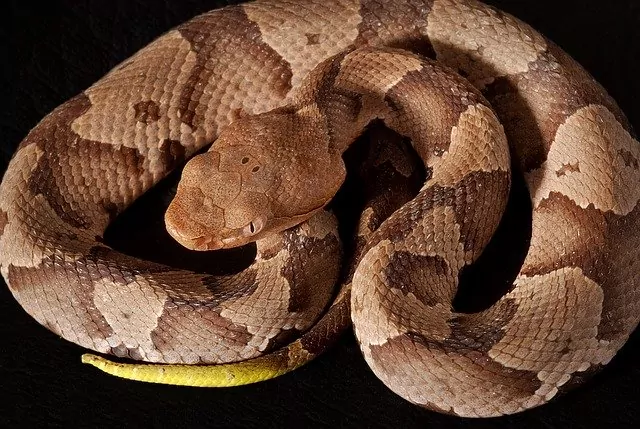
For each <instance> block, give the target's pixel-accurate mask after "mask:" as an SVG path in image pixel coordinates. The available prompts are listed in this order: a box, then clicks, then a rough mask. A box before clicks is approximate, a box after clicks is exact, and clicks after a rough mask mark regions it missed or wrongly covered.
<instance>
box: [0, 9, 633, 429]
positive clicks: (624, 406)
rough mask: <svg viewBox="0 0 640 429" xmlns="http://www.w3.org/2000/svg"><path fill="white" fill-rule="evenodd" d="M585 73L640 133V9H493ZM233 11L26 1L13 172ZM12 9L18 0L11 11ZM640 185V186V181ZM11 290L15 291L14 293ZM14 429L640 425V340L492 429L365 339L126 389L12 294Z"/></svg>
mask: <svg viewBox="0 0 640 429" xmlns="http://www.w3.org/2000/svg"><path fill="white" fill-rule="evenodd" d="M488 3H490V4H493V5H496V6H498V7H500V8H502V9H503V10H505V11H507V12H510V13H512V14H514V15H516V16H517V17H519V18H521V19H523V20H525V21H526V22H528V23H529V24H531V25H532V26H534V27H535V28H537V29H538V30H540V31H541V32H542V33H543V34H545V35H547V36H548V37H550V38H551V39H552V40H554V41H555V42H556V43H558V44H559V45H560V46H561V47H562V48H564V49H565V50H566V51H567V52H568V53H569V54H571V55H572V56H573V57H574V58H576V59H577V60H578V61H579V62H580V63H582V64H583V65H584V66H585V67H586V68H587V70H589V71H590V72H591V73H592V74H593V75H594V76H595V77H596V79H597V80H598V81H600V82H601V83H602V84H603V85H604V86H605V87H606V88H607V89H608V90H609V92H610V93H611V95H612V96H613V97H614V98H615V99H616V100H617V101H618V103H619V104H620V105H621V107H622V109H623V110H624V111H625V112H626V114H627V115H628V117H629V119H630V120H631V123H632V124H633V125H634V126H635V128H636V130H638V129H640V101H639V100H638V99H639V98H640V62H638V61H637V58H640V2H638V1H637V0H617V1H610V2H604V1H602V0H595V1H594V0H582V1H577V0H564V1H558V0H499V1H498V0H492V1H488ZM220 4H223V2H220V1H197V0H173V1H171V0H146V1H143V0H135V1H132V0H94V1H87V0H83V1H80V0H66V1H63V0H55V1H54V0H48V1H45V2H41V1H34V0H19V1H9V2H8V14H6V13H5V14H4V17H5V18H3V19H6V20H7V21H6V22H5V23H4V24H3V25H2V26H0V31H2V33H4V34H3V37H2V48H3V49H2V64H3V66H2V71H3V73H2V81H0V95H1V96H2V98H1V99H2V101H3V106H2V108H0V139H1V140H0V141H1V143H0V145H1V159H0V169H1V170H0V171H2V172H4V170H5V168H6V165H7V162H8V160H9V159H10V157H11V155H12V153H13V151H14V150H15V148H16V146H17V145H18V143H19V142H20V140H22V138H23V137H24V136H25V135H26V133H27V132H28V131H29V129H30V128H31V127H33V126H34V125H35V124H36V123H37V122H38V121H39V120H40V119H41V118H42V117H43V116H44V115H45V114H47V113H48V112H49V111H51V110H52V109H53V108H54V107H56V106H57V105H59V104H60V103H62V102H63V101H65V100H66V99H68V98H69V97H71V96H73V95H75V94H77V93H78V92H80V91H81V90H83V89H85V88H86V87H87V86H89V85H90V84H91V83H93V82H94V81H95V80H97V79H98V78H99V77H101V76H102V75H103V74H104V73H105V72H107V71H108V70H109V69H110V68H111V67H113V66H114V65H116V64H117V63H119V62H120V61H122V60H123V59H125V58H126V57H128V56H129V55H131V54H132V53H134V52H135V51H136V50H138V49H139V48H141V47H142V46H144V45H145V44H147V43H148V42H150V41H151V40H152V39H154V38H155V37H157V36H158V35H160V34H161V33H163V32H165V31H166V30H168V29H169V28H171V27H173V26H174V25H176V24H178V23H180V22H182V21H184V20H186V19H188V18H190V17H192V16H194V15H196V14H198V13H201V12H204V11H207V10H209V9H212V8H214V7H216V6H217V5H220ZM3 9H4V11H5V12H7V3H5V6H4V7H3ZM639 185H640V184H639ZM2 283H3V282H2ZM0 344H1V345H0V391H2V392H3V393H4V395H3V396H4V399H2V400H0V426H2V427H17V426H20V427H35V426H42V425H47V426H53V425H56V426H65V427H69V426H91V427H105V426H113V427H164V426H169V427H173V426H178V425H180V426H186V427H192V426H211V427H252V426H255V427H282V426H289V425H292V424H295V425H301V426H302V425H304V426H305V427H306V426H330V427H339V426H348V427H399V428H404V427H414V426H415V427H433V426H434V425H435V426H442V427H449V426H451V427H546V428H567V427H604V426H612V427H640V411H639V410H638V405H639V400H640V365H639V364H638V362H639V361H640V332H636V333H635V334H634V335H632V337H631V339H630V340H629V342H628V343H627V345H626V346H625V347H624V348H623V350H622V351H621V352H620V353H619V354H618V356H617V357H616V358H615V359H614V360H613V361H612V362H611V364H610V365H608V366H607V368H606V369H605V370H604V371H602V372H601V373H600V374H598V375H597V376H596V377H595V378H593V379H592V380H591V381H590V382H588V383H587V384H586V385H583V386H582V387H580V388H579V389H577V390H575V391H573V392H571V393H570V394H568V395H565V396H563V397H560V398H556V400H554V401H553V402H552V403H551V404H549V405H546V406H544V407H541V408H538V409H535V410H532V411H528V412H525V413H522V414H520V415H516V416H511V417H505V418H500V419H491V420H465V419H459V418H455V417H450V416H443V415H439V414H436V413H432V412H429V411H425V410H422V409H419V408H417V407H415V406H412V405H410V404H409V403H407V402H405V401H404V400H402V399H400V398H399V397H397V396H395V395H394V394H393V393H391V392H390V391H389V390H387V389H386V388H385V387H384V386H383V385H382V384H381V382H379V381H378V380H377V379H376V378H375V376H374V375H373V374H372V373H371V371H370V370H369V369H368V367H367V366H366V364H365V363H364V361H363V359H362V357H361V356H360V353H359V350H358V348H357V347H356V344H355V341H354V339H353V336H352V334H351V333H349V334H347V335H345V336H344V338H343V339H342V340H341V342H340V343H339V344H338V345H337V346H336V347H334V348H333V349H332V350H331V351H329V352H328V353H326V354H325V355H323V356H321V357H320V358H318V359H317V360H316V361H314V362H312V363H311V364H309V365H307V366H306V367H303V368H301V369H299V370H297V371H295V372H294V373H292V374H288V375H285V376H282V377H280V378H278V379H275V380H271V381H268V382H264V383H261V384H257V385H253V386H246V387H239V388H231V389H194V388H180V387H172V386H158V385H149V384H142V383H135V382H128V381H123V380H120V379H116V378H113V377H109V376H106V375H103V374H101V373H99V372H98V371H97V370H95V369H93V368H91V367H88V366H83V365H82V364H81V363H80V355H81V353H82V352H83V350H82V349H81V348H79V347H77V346H75V345H73V344H70V343H68V342H66V341H64V340H61V339H60V338H58V337H57V336H55V335H53V334H51V333H50V332H48V331H47V330H46V329H44V328H42V327H40V326H39V325H37V324H36V323H35V322H34V321H33V320H32V319H31V318H30V317H29V316H28V315H27V314H26V313H24V311H23V310H22V309H21V308H20V307H19V306H18V304H17V303H16V302H15V301H14V300H13V298H12V296H11V294H10V293H9V291H8V289H7V288H6V285H4V283H3V284H2V285H1V287H0Z"/></svg>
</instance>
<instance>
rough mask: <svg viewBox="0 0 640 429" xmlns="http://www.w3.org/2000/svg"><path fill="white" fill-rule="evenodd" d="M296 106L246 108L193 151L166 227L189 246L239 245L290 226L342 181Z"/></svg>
mask: <svg viewBox="0 0 640 429" xmlns="http://www.w3.org/2000/svg"><path fill="white" fill-rule="evenodd" d="M309 122H310V121H308V120H307V119H306V118H304V117H302V118H301V117H300V116H299V115H298V114H297V113H290V112H289V113H265V114H261V115H255V116H248V117H245V118H242V119H240V120H238V121H236V122H234V123H233V124H231V125H229V126H228V127H227V128H226V129H225V130H224V131H223V132H222V133H221V135H220V137H219V138H218V139H217V140H216V141H215V142H214V144H213V145H212V148H211V149H210V150H209V151H208V152H206V153H203V154H200V155H197V156H195V157H194V158H192V159H191V160H190V161H189V162H187V164H186V165H185V168H184V170H183V172H182V177H181V179H180V182H179V184H178V189H177V192H176V196H175V197H174V199H173V201H172V202H171V204H170V205H169V208H168V209H167V212H166V213H165V225H166V228H167V231H168V232H169V233H170V234H171V235H172V236H173V237H174V238H175V239H176V240H177V241H178V242H179V243H181V244H182V245H183V246H185V247H187V248H189V249H192V250H215V249H221V248H230V247H237V246H242V245H244V244H247V243H250V242H254V241H256V240H259V239H261V238H264V237H266V236H267V235H270V234H273V233H277V232H280V231H283V230H285V229H287V228H290V227H293V226H295V225H297V224H299V223H301V222H303V221H305V220H307V219H308V218H310V217H311V216H312V215H313V214H314V213H315V212H316V211H318V210H319V209H321V208H322V207H324V206H325V205H326V204H327V203H328V202H329V201H330V200H331V199H332V198H333V196H334V195H335V193H336V192H337V190H338V189H339V187H340V185H341V184H342V182H343V181H344V177H345V174H346V172H345V169H344V163H343V161H342V158H341V156H340V154H337V153H336V154H331V153H330V151H328V149H327V145H326V144H325V142H324V141H323V140H322V139H319V138H318V136H314V133H315V132H316V130H315V128H314V127H312V126H311V124H310V123H309Z"/></svg>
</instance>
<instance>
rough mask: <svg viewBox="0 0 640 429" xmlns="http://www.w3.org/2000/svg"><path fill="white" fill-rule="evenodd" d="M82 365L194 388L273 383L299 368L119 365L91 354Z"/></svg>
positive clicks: (262, 362) (262, 363)
mask: <svg viewBox="0 0 640 429" xmlns="http://www.w3.org/2000/svg"><path fill="white" fill-rule="evenodd" d="M82 363H84V364H88V365H91V366H94V367H96V368H98V369H99V370H101V371H103V372H105V373H107V374H110V375H114V376H116V377H121V378H125V379H128V380H135V381H143V382H147V383H160V384H170V385H176V386H193V387H232V386H242V385H245V384H251V383H257V382H260V381H265V380H270V379H272V378H275V377H278V376H280V375H283V374H286V373H287V372H290V371H292V370H293V369H295V368H297V367H298V366H299V365H298V366H295V367H287V366H282V365H273V362H270V361H269V360H267V359H260V358H257V359H253V360H249V361H244V362H237V363H230V364H221V365H180V364H177V365H174V364H147V363H145V364H138V363H120V362H113V361H111V360H109V359H105V358H103V357H101V356H96V355H93V354H89V353H86V354H83V355H82Z"/></svg>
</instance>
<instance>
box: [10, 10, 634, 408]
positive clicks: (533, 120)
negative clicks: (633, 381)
mask: <svg viewBox="0 0 640 429" xmlns="http://www.w3.org/2000/svg"><path fill="white" fill-rule="evenodd" d="M383 46H385V47H383ZM398 49H409V50H412V51H414V53H410V52H406V51H401V50H398ZM415 53H418V54H420V55H423V56H429V57H432V58H433V59H435V60H437V61H438V62H439V63H440V64H444V65H445V66H447V67H448V68H450V69H453V70H456V71H458V72H459V73H460V75H462V76H464V77H466V78H467V79H468V81H469V82H470V83H471V84H472V85H473V87H472V86H471V84H469V83H468V82H467V81H466V80H464V79H463V78H462V77H460V76H459V75H458V74H456V73H454V72H452V71H451V70H450V69H447V68H442V67H441V66H439V65H437V64H436V63H434V62H432V61H431V60H427V59H425V58H424V57H422V56H418V55H416V54H415ZM273 109H275V110H273ZM264 112H270V113H265V114H264V115H259V116H252V115H255V114H261V113H264ZM494 112H495V113H494ZM376 118H379V119H382V120H383V121H384V122H385V124H386V125H387V126H388V127H389V128H391V129H393V130H395V131H396V132H398V133H399V134H401V135H403V136H406V137H408V138H410V139H411V141H412V144H413V145H414V148H415V149H416V152H417V153H418V155H419V156H420V158H421V160H422V162H423V164H424V166H425V168H426V170H427V171H428V172H429V175H428V180H427V181H426V183H425V184H424V186H423V187H422V188H421V190H420V192H419V193H418V195H417V196H415V198H413V199H411V201H409V202H408V203H406V204H405V205H404V206H402V208H400V209H399V210H397V211H395V212H393V214H391V216H390V217H389V218H388V219H387V220H386V221H384V222H382V221H381V219H384V217H385V216H383V215H381V214H380V211H382V209H381V208H380V207H379V205H377V204H371V206H370V207H369V208H367V210H365V212H364V214H363V218H362V220H361V225H360V231H361V233H362V235H363V236H365V235H366V236H369V235H370V236H369V237H368V238H367V239H366V241H365V239H364V238H363V239H362V244H361V247H360V250H359V255H360V256H361V261H360V262H359V263H357V264H355V265H354V266H353V270H352V273H351V274H353V278H352V280H350V276H349V277H347V281H345V283H344V285H343V288H342V291H341V293H340V294H339V295H338V297H337V298H335V300H334V304H333V306H331V307H329V310H328V311H327V312H326V313H325V314H324V316H322V318H321V319H320V320H319V321H318V322H317V323H316V321H317V320H318V319H319V318H320V317H321V314H322V312H323V311H324V309H325V307H326V306H327V304H328V302H329V301H330V299H331V296H332V293H333V285H334V284H335V282H336V281H337V278H338V268H339V263H338V259H339V257H340V245H339V240H338V237H337V233H336V226H335V222H334V221H333V218H332V217H331V215H329V214H328V213H327V212H325V211H324V210H321V208H322V207H323V206H325V205H326V204H327V203H328V202H329V201H330V200H331V198H332V196H333V194H334V193H335V191H337V189H338V188H339V187H340V185H341V184H342V181H343V180H344V174H345V172H344V167H343V164H342V161H341V155H342V153H343V152H344V150H345V149H346V148H347V147H348V146H349V144H350V143H351V142H352V141H353V139H354V138H355V137H357V136H358V135H359V134H360V133H361V132H362V130H363V128H364V127H365V126H366V125H367V124H368V123H369V122H370V121H372V120H373V119H376ZM498 119H499V120H498ZM263 120H264V121H263ZM255 130H258V131H261V132H263V133H258V135H257V136H256V135H255V133H251V131H255ZM285 137H286V138H285ZM216 139H217V141H216V142H215V144H214V145H213V146H212V148H211V150H210V151H209V152H207V153H206V154H203V155H199V156H198V157H195V158H194V159H193V161H191V162H190V163H189V164H188V166H187V168H185V173H184V174H185V178H186V180H184V181H183V182H182V183H181V185H180V186H181V189H179V191H178V196H177V197H176V199H175V200H174V203H172V206H171V208H170V210H169V211H168V212H167V225H168V228H169V230H170V231H171V233H172V234H173V235H174V236H175V238H176V239H178V240H179V241H180V242H181V243H183V244H185V245H187V246H189V247H192V248H196V249H214V248H220V247H228V246H235V245H239V244H243V243H245V242H249V241H253V240H256V239H258V242H257V243H258V244H257V245H258V256H257V258H256V261H255V263H254V264H253V265H252V266H251V267H250V268H248V269H247V270H245V271H243V272H241V273H239V274H237V275H234V276H225V277H212V276H206V275H200V274H196V273H190V272H184V271H178V270H175V269H173V268H170V267H166V266H162V265H158V264H153V263H149V262H146V261H141V260H136V259H134V258H131V257H128V256H126V255H123V254H119V253H117V252H115V251H114V250H112V249H110V248H108V247H107V246H105V245H104V244H103V243H102V242H101V236H102V234H103V232H104V230H105V228H106V226H107V225H108V224H109V223H110V222H111V221H112V220H113V219H114V217H115V216H117V215H118V214H119V213H121V212H122V211H123V210H124V209H125V208H126V207H127V206H128V205H130V204H131V203H132V201H134V200H135V199H136V198H137V197H138V196H140V195H141V194H142V193H144V192H145V191H146V190H147V189H149V188H150V187H151V186H153V185H154V184H155V183H157V182H158V181H159V180H160V179H161V178H162V177H164V176H165V175H166V174H167V173H168V172H169V171H171V170H172V169H173V168H175V167H176V166H177V165H178V164H180V163H181V162H182V161H183V160H185V159H186V158H189V157H190V156H192V155H193V154H194V153H195V152H196V151H198V150H199V149H200V148H202V147H204V146H205V145H207V144H208V143H211V142H213V141H214V140H216ZM507 141H508V144H509V148H510V151H511V156H512V157H513V158H514V159H515V162H516V163H517V165H518V166H519V167H520V168H521V169H522V170H523V171H524V173H525V178H526V182H527V187H528V190H529V193H530V196H531V201H532V206H533V216H532V217H533V225H532V238H531V244H530V249H529V252H528V254H527V257H526V259H525V261H524V263H523V266H522V269H521V272H520V275H519V276H518V277H517V279H516V281H515V283H514V285H513V288H512V289H511V291H510V292H509V293H508V294H507V295H505V296H504V297H502V298H501V299H500V300H499V301H498V302H496V303H495V304H494V305H493V306H492V307H490V308H489V309H487V310H485V311H482V312H480V313H475V314H461V313H456V312H454V311H453V309H452V306H451V301H452V299H453V297H454V295H455V291H456V287H457V283H458V274H459V272H460V270H461V269H462V268H463V267H465V266H467V265H468V264H471V263H472V262H473V261H474V260H475V259H476V258H477V257H478V255H479V254H480V253H481V251H482V249H483V247H484V245H485V244H486V243H487V242H488V240H489V239H490V237H491V235H492V233H493V231H494V230H495V228H496V226H497V223H498V222H499V218H500V214H501V212H502V209H503V207H504V205H505V201H506V195H507V191H508V186H509V185H508V183H509V176H510V169H509V163H510V158H509V152H508V149H507ZM283 142H285V143H286V142H288V146H287V145H286V144H285V145H284V146H283V147H280V146H279V144H281V143H283ZM243 145H244V146H249V147H250V148H251V151H250V152H251V153H250V155H251V156H248V155H247V154H246V153H245V152H243V147H242V146H243ZM256 151H257V152H256ZM256 153H257V154H256ZM274 153H275V154H276V155H277V156H274ZM383 158H385V159H386V158H389V159H391V161H390V164H389V165H392V166H393V168H394V169H395V170H397V171H399V172H400V173H402V171H403V169H404V167H403V166H404V165H405V162H404V161H399V160H396V161H395V162H394V161H393V156H392V155H386V156H383ZM245 159H246V161H245ZM639 159H640V146H639V145H638V142H637V141H636V140H635V139H634V137H633V135H632V134H631V131H630V130H629V127H628V124H627V121H626V119H625V118H624V115H623V114H622V112H620V110H619V109H618V107H617V106H616V104H615V102H614V101H613V100H612V99H611V98H610V97H609V96H608V95H607V94H606V92H605V91H604V90H603V89H602V87H600V86H599V85H598V84H597V83H596V82H595V81H593V79H592V78H591V77H590V76H589V75H588V73H587V72H585V71H584V70H583V69H582V68H581V67H580V66H579V65H578V64H576V63H575V62H574V61H573V60H572V59H570V58H569V57H568V56H567V55H566V54H565V53H563V52H562V51H561V50H560V49H559V48H558V47H557V46H555V45H553V44H552V43H550V42H549V41H547V40H546V39H545V38H544V37H542V36H541V35H539V34H538V33H536V32H535V31H534V30H533V29H531V28H530V27H529V26H527V25H526V24H524V23H522V22H520V21H518V20H517V19H515V18H513V17H511V16H509V15H507V14H504V13H502V12H500V11H498V10H495V9H494V8H491V7H487V6H485V5H483V4H481V3H478V2H475V1H471V0H429V1H420V0H406V1H396V2H382V1H374V0H359V1H355V0H354V1H340V2H338V1H336V2H331V1H329V2H327V1H317V2H316V1H311V0H307V1H299V2H293V1H258V2H256V3H251V4H247V5H244V6H235V7H229V8H225V9H221V10H216V11H214V12H211V13H208V14H204V15H201V16H199V17H196V18H194V19H193V20H191V21H189V22H187V23H185V24H183V25H181V26H180V27H178V28H177V29H175V30H173V31H171V32H169V33H167V34H165V35H164V36H162V37H160V38H159V39H157V40H156V41H154V42H153V43H151V44H150V45H149V46H147V47H146V48H144V49H142V50H141V51H139V52H138V53H137V54H136V55H134V56H133V57H132V58H131V59H129V60H127V61H125V62H124V63H123V64H121V65H120V66H118V67H116V68H115V69H114V70H113V71H111V72H110V73H109V74H108V75H107V76H105V77H104V78H103V79H101V80H100V81H98V82H97V83H96V84H94V85H93V86H92V87H90V88H89V89H87V90H86V91H85V92H84V93H82V94H80V95H78V96H77V97H74V98H73V99H71V100H69V101H68V102H66V103H65V104H63V105H62V106H60V107H58V108H57V109H56V110H54V111H53V112H52V113H51V114H49V115H48V116H47V117H46V118H44V119H43V120H42V122H41V123H40V124H39V125H38V126H36V127H35V128H34V129H33V130H32V131H31V132H30V133H29V135H28V136H27V137H26V138H25V140H24V141H23V142H22V144H21V146H20V148H19V150H18V151H17V152H16V154H15V156H14V158H13V160H12V161H11V164H10V166H9V168H8V170H7V172H6V174H5V176H4V178H3V180H2V183H1V185H0V269H1V271H2V274H3V276H4V278H5V280H6V281H7V284H8V285H9V287H10V289H11V291H12V293H13V295H14V297H15V298H16V299H17V300H18V302H20V304H21V305H22V306H23V307H24V308H25V310H26V311H27V312H29V314H31V315H32V316H33V317H34V318H35V319H36V320H37V321H38V322H40V323H41V324H42V325H44V326H46V327H47V328H48V329H50V330H52V331H54V332H56V333H58V334H59V335H61V336H63V337H64V338H66V339H68V340H70V341H73V342H76V343H78V344H80V345H82V346H84V347H87V348H91V349H93V350H96V351H99V352H103V353H111V354H114V355H117V356H125V357H130V358H133V359H139V360H146V361H150V362H163V363H229V362H238V361H242V360H246V359H252V358H254V359H257V360H249V361H246V362H247V365H249V366H250V365H254V364H255V365H256V367H255V368H252V369H251V371H253V373H255V372H256V371H257V370H258V369H265V368H267V367H269V366H270V368H271V372H268V373H267V376H266V378H269V377H270V376H274V375H277V374H280V373H283V372H286V371H287V370H290V369H293V368H295V367H297V366H299V365H300V364H302V363H304V362H306V361H308V360H310V359H312V358H313V356H315V355H317V353H319V352H321V351H322V350H323V349H324V347H326V345H327V344H329V343H330V342H331V339H332V338H335V336H336V335H337V334H338V333H339V332H341V330H342V329H344V327H345V325H346V323H347V320H348V317H347V314H348V310H349V309H348V306H349V305H350V307H351V319H352V321H353V324H354V329H355V332H356V335H357V338H358V340H359V342H360V345H361V349H362V352H363V354H364V356H365V359H366V360H367V362H368V363H369V365H370V366H371V368H372V369H373V371H374V372H375V373H376V375H377V376H378V377H380V379H381V380H382V381H383V382H385V384H387V385H388V386H389V387H390V388H391V389H392V390H393V391H394V392H396V393H398V394H399V395H401V396H403V397H404V398H406V399H407V400H409V401H411V402H414V403H416V404H419V405H422V406H425V407H428V408H431V409H434V410H438V411H442V412H447V413H452V414H456V415H460V416H493V415H501V414H509V413H514V412H518V411H522V410H524V409H527V408H531V407H534V406H537V405H540V404H543V403H545V402H547V401H549V400H550V399H551V398H553V397H554V396H555V395H556V394H557V393H558V392H559V391H561V390H562V389H563V386H565V385H568V384H571V383H570V382H571V381H572V379H581V378H582V376H581V375H583V374H584V373H586V372H587V371H589V372H590V371H592V370H593V369H597V368H600V367H601V366H602V365H604V364H606V363H607V362H608V361H609V360H611V358H612V357H613V356H614V355H615V353H616V352H617V351H618V350H619V349H620V348H621V347H622V346H623V344H624V342H625V341H626V339H627V338H628V336H629V334H630V333H631V332H632V331H633V330H634V329H635V328H636V326H637V324H638V320H639V316H638V314H640V292H639V291H638V288H637V287H636V285H635V281H636V279H637V277H638V274H639V273H640V266H639V264H640V262H638V261H640V255H639V253H640V250H639V249H640V246H638V243H639V242H640V207H639V206H638V200H639V199H640V191H638V186H636V184H638V183H639V182H640V168H639V162H640V161H639ZM203 160H204V161H206V162H204V161H203ZM311 161H313V162H311ZM283 165H285V166H286V167H287V168H285V169H284V170H282V171H279V170H274V169H276V168H277V167H282V166H283ZM256 167H257V168H258V169H257V170H256ZM273 171H279V173H278V174H273ZM190 172H191V173H190ZM214 172H215V174H213V173H214ZM190 174H192V176H191V179H189V177H190V176H189V175H190ZM320 174H324V175H322V176H321V175H320ZM404 175H405V176H408V175H410V173H409V172H406V171H405V173H404ZM239 184H240V186H238V185H239ZM390 211H392V210H388V209H387V213H386V214H385V215H387V214H389V212H390ZM256 215H259V216H258V217H256ZM302 221H304V223H301V224H299V225H298V226H295V227H294V225H296V224H298V223H299V222H302ZM289 227H294V228H293V229H287V228H289ZM211 231H215V233H216V234H217V235H216V236H210V232H211ZM274 231H280V232H278V233H274ZM359 259H360V258H356V260H359ZM350 287H351V288H352V289H351V290H349V288H350ZM301 331H307V332H306V333H305V334H304V335H303V336H302V337H300V339H299V340H297V341H295V342H294V343H289V344H288V345H287V346H286V347H284V348H282V349H279V350H277V351H275V352H273V353H268V352H269V351H271V350H274V349H276V348H278V347H279V346H281V345H283V344H286V343H287V341H285V340H286V339H287V337H288V336H289V335H288V334H289V333H291V332H301ZM265 353H266V354H265ZM259 356H260V357H259ZM250 362H253V363H250ZM161 368H164V367H161ZM170 368H177V369H179V370H181V371H187V370H185V369H184V368H185V367H183V366H180V367H166V370H167V371H169V373H170V371H171V369H170ZM197 368H220V367H215V366H214V367H197ZM254 369H255V370H256V371H254ZM251 371H250V372H251ZM162 372H163V373H164V370H162ZM263 378H264V377H263ZM257 379H260V378H259V377H257V378H256V380H257ZM165 381H167V380H166V379H165ZM254 381H255V380H254ZM190 384H197V383H196V382H193V383H190ZM214 384H215V383H214ZM220 384H221V383H219V382H218V383H217V385H220Z"/></svg>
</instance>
